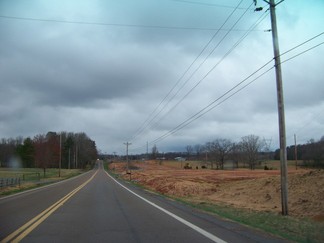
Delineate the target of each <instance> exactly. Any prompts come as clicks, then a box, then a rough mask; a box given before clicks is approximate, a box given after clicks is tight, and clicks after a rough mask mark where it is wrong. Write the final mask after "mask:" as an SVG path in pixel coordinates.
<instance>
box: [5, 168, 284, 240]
mask: <svg viewBox="0 0 324 243" xmlns="http://www.w3.org/2000/svg"><path fill="white" fill-rule="evenodd" d="M0 240H1V242H19V241H21V242H150V243H151V242H168V243H169V242H186V243H188V242H199V243H201V242H285V241H283V240H280V239H278V238H275V237H273V236H270V235H267V234H264V233H261V232H259V231H256V230H253V229H250V228H247V227H245V226H242V225H239V224H237V223H233V222H230V221H227V220H222V219H220V218H217V217H215V216H211V215H208V214H205V213H202V212H200V211H198V210H195V209H192V208H190V207H188V206H185V205H182V204H180V203H178V202H175V201H172V200H170V199H165V198H163V197H161V196H159V195H156V194H153V193H150V192H147V191H145V190H142V189H140V188H137V187H134V186H132V185H131V184H129V183H125V182H122V181H116V180H115V179H114V178H112V177H110V176H109V175H108V174H107V173H106V172H105V171H104V170H103V168H102V163H101V162H98V165H97V168H96V169H94V170H92V171H90V172H88V173H85V174H83V175H81V176H78V177H76V178H73V179H70V180H67V181H64V182H60V183H57V184H53V185H50V186H47V187H44V188H39V189H36V190H33V191H29V192H24V193H21V194H18V195H14V196H9V197H5V198H2V199H0Z"/></svg>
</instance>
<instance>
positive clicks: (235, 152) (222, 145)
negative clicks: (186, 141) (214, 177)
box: [186, 135, 273, 170]
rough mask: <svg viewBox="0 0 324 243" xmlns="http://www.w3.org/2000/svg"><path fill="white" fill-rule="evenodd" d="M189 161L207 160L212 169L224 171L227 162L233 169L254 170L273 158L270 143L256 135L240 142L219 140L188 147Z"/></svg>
mask: <svg viewBox="0 0 324 243" xmlns="http://www.w3.org/2000/svg"><path fill="white" fill-rule="evenodd" d="M186 151H187V155H186V157H187V159H198V160H205V161H206V162H208V163H209V164H210V165H211V168H216V169H224V164H225V162H231V164H232V166H233V167H236V168H238V167H239V164H240V165H241V166H242V167H248V168H250V169H251V170H254V169H255V168H256V166H257V165H258V164H260V163H261V161H264V160H269V159H271V157H273V155H272V153H271V151H270V142H267V141H266V140H265V139H261V138H260V137H259V136H256V135H248V136H245V137H242V138H241V141H240V142H237V143H235V142H233V141H231V140H230V139H225V138H218V139H215V140H214V141H211V142H207V143H205V144H196V145H187V146H186Z"/></svg>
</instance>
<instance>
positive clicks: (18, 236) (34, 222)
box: [1, 170, 98, 243]
mask: <svg viewBox="0 0 324 243" xmlns="http://www.w3.org/2000/svg"><path fill="white" fill-rule="evenodd" d="M97 173H98V170H97V171H96V173H95V174H93V175H92V176H91V178H90V179H89V180H87V181H86V182H84V183H83V184H82V185H80V186H79V187H77V188H76V189H74V190H73V191H71V192H70V193H68V194H67V195H66V196H64V197H63V198H61V199H60V200H58V201H57V202H56V203H54V204H53V205H52V206H50V207H49V208H47V209H45V210H44V211H43V212H41V213H40V214H38V215H37V216H36V217H34V218H33V219H31V220H30V221H28V222H27V223H26V224H24V225H23V226H21V227H20V228H19V229H17V230H16V231H14V232H13V233H11V234H10V235H8V236H7V237H6V238H4V239H3V240H2V241H1V242H4V243H5V242H19V241H21V240H22V239H23V238H25V237H26V236H27V235H28V234H29V233H30V232H32V231H33V230H34V229H35V228H36V227H37V226H38V225H40V224H41V223H42V222H43V221H44V220H45V219H47V218H48V217H49V216H50V215H51V214H52V213H54V212H55V211H56V210H57V209H58V208H60V207H61V206H62V205H63V204H64V203H65V202H67V201H68V200H69V199H70V198H71V197H72V196H73V195H74V194H76V193H77V192H78V191H80V190H81V189H82V188H83V187H84V186H85V185H87V184H88V183H89V182H90V181H91V180H92V179H93V178H94V177H95V176H96V174H97Z"/></svg>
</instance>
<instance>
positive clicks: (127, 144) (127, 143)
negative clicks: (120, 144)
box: [124, 142, 131, 173]
mask: <svg viewBox="0 0 324 243" xmlns="http://www.w3.org/2000/svg"><path fill="white" fill-rule="evenodd" d="M124 144H125V145H126V161H127V173H128V171H129V160H128V146H129V145H131V143H129V142H126V143H124Z"/></svg>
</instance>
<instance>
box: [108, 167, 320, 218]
mask: <svg viewBox="0 0 324 243" xmlns="http://www.w3.org/2000/svg"><path fill="white" fill-rule="evenodd" d="M175 163H176V162H171V163H167V162H163V164H162V165H159V164H158V163H157V162H155V161H145V162H136V163H132V167H134V168H136V169H135V170H132V171H131V179H132V180H133V181H135V182H137V183H139V184H141V185H144V186H145V187H147V188H149V189H151V190H153V191H157V192H159V193H162V194H166V195H171V196H176V197H185V198H189V199H190V200H191V201H194V202H208V203H216V204H217V203H223V204H227V205H231V206H233V207H237V208H246V209H252V210H257V211H268V212H276V213H281V196H280V192H281V190H280V171H279V170H253V171H252V170H247V169H236V170H210V169H198V170H197V169H191V170H189V169H188V170H184V169H181V168H180V166H178V165H176V166H175ZM110 168H111V169H113V170H114V171H115V173H118V174H121V175H123V177H124V178H125V179H129V177H130V175H129V174H126V164H125V163H122V162H116V163H112V164H110ZM288 192H289V200H288V202H289V205H288V206H289V214H290V215H291V216H297V217H310V218H313V219H314V220H317V221H324V171H323V170H305V169H298V170H296V169H294V168H289V170H288Z"/></svg>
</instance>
